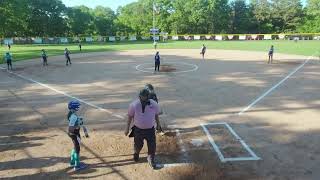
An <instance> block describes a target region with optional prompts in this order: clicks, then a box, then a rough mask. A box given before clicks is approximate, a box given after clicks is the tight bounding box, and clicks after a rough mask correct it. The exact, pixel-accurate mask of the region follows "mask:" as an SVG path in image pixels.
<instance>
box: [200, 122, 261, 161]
mask: <svg viewBox="0 0 320 180" xmlns="http://www.w3.org/2000/svg"><path fill="white" fill-rule="evenodd" d="M208 125H224V126H226V127H227V129H228V130H229V131H230V132H231V133H232V135H233V136H234V137H235V138H236V139H237V140H238V141H239V142H240V143H241V145H242V146H243V147H244V148H245V149H246V150H247V152H249V153H250V155H251V157H236V158H225V157H224V156H223V154H222V153H221V151H220V148H219V147H218V145H217V144H216V143H215V141H214V139H213V138H212V136H211V134H210V132H209V130H208V129H207V128H206V126H208ZM201 126H202V128H203V130H204V132H205V133H206V135H207V137H208V139H209V142H210V143H211V145H212V147H213V149H214V150H215V151H216V153H217V154H218V157H219V159H220V161H221V162H228V161H256V160H261V158H260V157H258V156H257V155H256V154H255V153H254V152H253V151H252V150H251V148H250V147H249V146H248V145H247V144H246V143H245V141H244V140H242V138H241V137H240V136H239V135H238V134H237V133H236V132H235V131H234V130H233V129H232V128H231V126H230V125H229V124H228V123H226V122H220V123H207V124H201Z"/></svg>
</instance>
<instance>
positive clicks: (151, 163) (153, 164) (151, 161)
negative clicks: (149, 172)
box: [147, 157, 156, 169]
mask: <svg viewBox="0 0 320 180" xmlns="http://www.w3.org/2000/svg"><path fill="white" fill-rule="evenodd" d="M147 159H148V164H149V166H150V167H151V168H152V169H156V163H155V162H154V159H152V158H151V157H148V158H147Z"/></svg>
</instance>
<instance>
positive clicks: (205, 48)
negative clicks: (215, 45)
mask: <svg viewBox="0 0 320 180" xmlns="http://www.w3.org/2000/svg"><path fill="white" fill-rule="evenodd" d="M206 50H207V47H206V46H205V45H204V44H203V45H202V48H201V52H200V54H202V59H204V54H205V53H206Z"/></svg>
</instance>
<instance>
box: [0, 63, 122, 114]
mask: <svg viewBox="0 0 320 180" xmlns="http://www.w3.org/2000/svg"><path fill="white" fill-rule="evenodd" d="M0 69H5V68H3V67H0ZM7 72H8V73H10V74H13V75H16V76H18V77H20V78H22V79H24V80H27V81H30V82H33V83H35V84H38V85H40V86H43V87H45V88H48V89H50V90H52V91H54V92H56V93H59V94H62V95H64V96H66V97H69V98H71V99H76V100H78V101H79V102H82V103H84V104H87V105H88V106H91V107H93V108H96V109H98V110H101V111H104V112H107V113H108V114H110V115H112V116H113V117H117V118H119V119H125V118H124V117H123V116H121V115H118V114H114V113H113V112H111V111H110V110H108V109H105V108H102V107H100V106H97V105H94V104H92V103H90V102H87V101H85V100H83V99H80V98H77V97H75V96H72V95H70V94H68V93H66V92H63V91H60V90H58V89H55V88H53V87H51V86H49V85H47V84H44V83H41V82H38V81H36V80H33V79H31V78H28V77H26V76H23V75H20V74H18V73H15V72H12V71H7Z"/></svg>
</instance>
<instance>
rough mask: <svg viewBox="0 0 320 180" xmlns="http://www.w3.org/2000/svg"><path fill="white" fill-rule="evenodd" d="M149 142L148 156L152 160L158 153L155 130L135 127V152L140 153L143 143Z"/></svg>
mask: <svg viewBox="0 0 320 180" xmlns="http://www.w3.org/2000/svg"><path fill="white" fill-rule="evenodd" d="M144 140H146V141H147V146H148V155H150V156H151V157H152V158H153V157H154V156H155V153H156V134H155V129H154V127H153V128H150V129H140V128H138V127H135V129H134V151H135V153H139V152H140V151H141V149H142V147H143V141H144Z"/></svg>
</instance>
